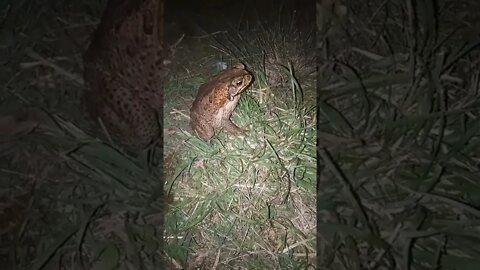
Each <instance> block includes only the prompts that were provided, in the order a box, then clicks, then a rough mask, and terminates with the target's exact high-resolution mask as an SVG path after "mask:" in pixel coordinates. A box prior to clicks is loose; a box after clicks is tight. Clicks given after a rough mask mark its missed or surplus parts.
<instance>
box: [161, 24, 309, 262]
mask: <svg viewBox="0 0 480 270" xmlns="http://www.w3.org/2000/svg"><path fill="white" fill-rule="evenodd" d="M282 18H283V17H282ZM240 22H241V23H245V24H249V22H246V21H240ZM276 22H277V21H273V23H272V21H268V22H266V23H262V24H261V23H259V22H258V21H254V23H252V24H250V26H251V28H248V27H240V28H237V27H231V28H228V31H226V32H220V33H219V32H216V31H212V32H215V33H214V34H209V31H207V30H205V32H204V33H202V34H203V35H202V36H203V38H195V37H193V38H186V39H185V40H184V43H183V44H182V46H183V47H181V48H178V49H177V52H176V53H177V54H178V55H177V57H176V58H175V61H174V62H176V63H177V65H173V66H172V67H171V68H172V69H176V70H178V69H180V70H181V68H178V67H183V66H185V67H189V66H198V65H201V66H202V67H203V69H202V70H204V72H197V73H193V72H185V70H187V69H186V68H185V69H184V72H183V73H182V72H176V73H173V74H175V76H172V77H170V78H171V79H170V81H169V82H167V83H166V85H167V87H166V89H165V91H166V93H167V95H166V104H167V105H166V107H167V108H169V109H168V110H169V111H171V112H172V113H171V114H165V115H170V117H166V119H165V122H166V123H171V125H172V126H175V127H177V128H178V129H177V130H178V131H177V132H176V134H173V135H172V136H167V137H166V138H165V145H167V147H166V151H165V153H166V154H167V157H166V160H167V161H166V166H167V164H171V165H170V166H167V167H168V168H167V169H166V170H165V172H167V186H168V188H167V190H170V191H171V192H173V193H174V194H175V198H176V202H175V203H174V204H173V205H172V206H171V210H170V211H169V212H168V213H167V216H166V218H165V220H166V239H167V240H166V252H167V254H168V255H169V256H170V258H171V260H172V261H174V264H176V265H182V266H183V267H185V268H189V269H190V268H195V267H200V266H203V267H207V268H222V269H223V268H232V267H240V268H244V269H266V268H268V269H272V267H273V268H274V269H305V268H308V267H310V268H312V267H313V265H314V263H315V261H314V259H313V258H314V257H315V247H314V245H315V234H314V232H315V230H314V229H315V218H314V217H315V205H314V201H315V197H314V196H315V192H314V190H315V183H316V182H315V179H316V176H315V174H316V163H315V161H316V157H315V155H316V154H315V137H316V128H315V121H316V116H315V103H314V100H315V99H314V98H311V99H307V98H304V97H305V96H306V94H309V95H310V97H311V96H312V95H313V96H314V93H315V90H314V87H313V85H314V83H313V81H312V79H313V77H312V76H311V74H306V75H305V72H304V73H301V72H298V73H297V69H296V68H297V67H298V66H297V65H296V63H293V62H291V61H289V60H288V59H284V61H283V62H280V61H279V63H277V65H278V66H280V63H281V64H282V65H283V68H282V69H277V73H278V74H277V75H279V76H281V77H283V78H284V83H283V84H281V85H280V84H275V85H274V84H271V83H269V81H268V80H267V77H268V76H267V75H266V67H268V68H271V67H272V66H273V64H271V63H266V62H263V61H258V60H259V59H261V58H262V57H258V56H259V53H260V55H262V52H261V49H262V46H263V44H262V43H259V41H262V42H263V43H267V44H269V46H270V47H271V48H272V50H275V48H277V49H278V51H277V52H276V53H277V54H285V51H283V50H282V51H280V48H284V47H286V46H298V47H301V46H306V45H308V44H307V43H303V44H294V43H295V42H294V41H292V42H287V41H285V39H284V36H285V35H286V34H287V33H288V32H287V31H286V29H283V28H278V27H277V28H276V25H275V23H276ZM287 23H292V21H288V22H287ZM233 24H236V22H233ZM292 27H293V26H292ZM261 29H268V31H266V32H262V33H264V34H263V35H260V34H259V33H260V32H261V31H260V30H261ZM274 33H276V35H274ZM299 34H300V33H299ZM302 34H304V33H302ZM304 37H305V36H304ZM306 37H308V34H307V36H306ZM233 44H235V45H234V46H233ZM311 44H312V45H313V43H311ZM192 48H193V49H192ZM189 52H190V53H189ZM271 53H273V51H268V52H266V54H267V56H271ZM303 53H304V51H300V50H298V51H296V52H295V53H290V55H291V56H292V57H298V58H305V59H306V58H307V57H306V55H305V54H303ZM184 57H185V58H184ZM222 62H223V63H226V64H228V65H230V64H234V63H236V62H243V63H244V64H245V65H246V66H247V69H248V70H250V71H251V72H252V73H253V74H254V78H255V79H254V83H253V84H252V86H250V88H249V89H247V91H246V92H245V93H244V94H242V96H241V99H240V102H239V104H238V106H237V108H236V110H235V112H234V114H233V115H232V121H233V122H234V123H236V124H237V125H238V126H240V127H242V128H247V129H249V132H248V133H246V134H244V135H241V136H233V135H230V134H228V133H225V132H224V131H221V130H218V131H216V134H215V136H214V138H212V139H211V140H210V141H208V142H206V141H203V140H201V139H200V138H198V137H197V136H195V135H194V134H192V133H191V132H192V131H191V130H190V128H189V126H188V110H189V106H190V105H191V102H192V101H193V98H194V96H195V94H196V89H198V87H199V86H200V84H201V83H203V82H204V81H205V80H207V79H208V78H209V77H210V76H211V75H213V74H214V73H215V72H218V69H215V66H216V65H217V64H218V63H222ZM289 64H290V65H289ZM278 66H275V68H277V67H278ZM289 67H290V68H289ZM205 71H206V72H205ZM297 74H301V75H302V76H299V75H297ZM308 75H310V77H308ZM186 88H190V89H191V90H190V92H189V93H187V92H186V90H185V89H186ZM183 91H185V92H183ZM179 92H180V93H182V94H181V95H183V99H182V98H180V99H179V96H180V95H179V94H178V93H179ZM185 96H186V97H185ZM180 119H182V120H183V121H180ZM175 123H177V124H176V125H175ZM179 123H180V124H179ZM168 146H171V147H168ZM169 161H171V162H169Z"/></svg>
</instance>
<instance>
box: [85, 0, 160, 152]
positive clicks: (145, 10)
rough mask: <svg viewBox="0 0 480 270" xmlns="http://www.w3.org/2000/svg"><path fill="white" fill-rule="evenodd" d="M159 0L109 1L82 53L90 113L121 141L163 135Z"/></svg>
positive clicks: (141, 141) (139, 143)
mask: <svg viewBox="0 0 480 270" xmlns="http://www.w3.org/2000/svg"><path fill="white" fill-rule="evenodd" d="M162 27H163V0H109V1H108V3H107V7H106V9H105V12H104V14H103V16H102V19H101V22H100V24H99V25H98V28H97V30H96V31H95V33H94V35H93V39H92V42H91V44H90V46H89V48H88V49H87V52H86V53H85V55H84V68H85V72H84V77H85V82H86V84H87V86H88V88H89V89H87V90H86V93H85V95H84V101H85V105H86V108H87V111H88V112H89V114H90V115H91V116H92V117H93V118H94V119H95V120H97V119H101V121H102V123H103V124H104V126H105V127H106V129H107V130H108V133H109V134H110V135H112V138H114V139H116V140H117V141H119V142H120V143H121V144H124V145H127V146H132V147H135V148H144V147H147V146H148V145H150V144H151V143H153V142H154V141H156V140H157V138H159V137H160V135H161V127H160V123H159V119H161V115H162V100H163V98H162V83H161V78H160V74H159V72H160V70H161V67H162V64H163V61H162V60H163V52H164V50H163V43H162V40H163V28H162Z"/></svg>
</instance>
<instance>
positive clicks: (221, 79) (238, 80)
mask: <svg viewBox="0 0 480 270" xmlns="http://www.w3.org/2000/svg"><path fill="white" fill-rule="evenodd" d="M252 79H253V77H252V74H251V73H250V72H248V71H247V70H246V69H245V66H244V65H243V64H237V65H234V66H232V67H231V68H228V69H225V70H222V71H220V72H219V73H218V74H217V75H215V76H213V77H212V78H211V79H210V80H209V81H207V82H206V83H204V84H203V85H201V86H200V88H199V90H198V93H197V96H196V98H195V100H194V102H193V104H192V108H191V109H190V126H191V127H192V129H193V130H194V131H196V133H197V134H198V136H200V137H201V138H202V139H204V140H209V139H210V138H212V137H213V135H214V129H215V128H223V129H225V131H227V132H229V133H232V134H235V135H238V134H241V133H244V132H246V131H247V130H246V129H242V128H239V127H238V126H237V125H235V124H234V123H233V122H232V121H231V120H230V116H231V115H232V112H233V110H235V107H236V106H237V103H238V101H239V99H240V93H242V92H243V91H245V89H247V88H248V86H249V85H250V83H251V82H252Z"/></svg>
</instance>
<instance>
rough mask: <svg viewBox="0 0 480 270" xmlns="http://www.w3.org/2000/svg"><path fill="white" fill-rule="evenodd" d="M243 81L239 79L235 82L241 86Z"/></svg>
mask: <svg viewBox="0 0 480 270" xmlns="http://www.w3.org/2000/svg"><path fill="white" fill-rule="evenodd" d="M242 82H243V81H242V80H238V81H236V82H235V84H236V85H237V86H240V85H242Z"/></svg>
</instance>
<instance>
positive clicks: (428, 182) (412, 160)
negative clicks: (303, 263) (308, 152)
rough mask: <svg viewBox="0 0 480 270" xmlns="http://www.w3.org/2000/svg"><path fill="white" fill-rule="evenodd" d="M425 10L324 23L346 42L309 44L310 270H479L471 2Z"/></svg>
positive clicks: (355, 8)
mask: <svg viewBox="0 0 480 270" xmlns="http://www.w3.org/2000/svg"><path fill="white" fill-rule="evenodd" d="M431 4H432V3H431V2H406V3H393V2H391V3H390V2H389V3H384V4H383V5H382V4H380V1H378V3H376V4H375V5H372V6H367V5H363V4H359V3H353V2H352V3H350V2H348V3H346V4H345V5H346V6H347V7H348V8H349V9H348V11H349V12H350V13H349V14H348V18H349V19H348V20H345V16H347V15H345V14H342V13H341V12H340V13H338V14H328V13H327V14H326V15H325V16H324V18H328V17H329V16H330V17H332V18H334V19H333V20H331V21H335V24H334V27H333V28H334V29H337V30H338V29H348V33H345V32H342V31H340V30H338V31H336V32H335V31H333V32H328V31H325V32H324V34H323V35H321V36H319V39H318V46H319V52H320V56H321V57H320V72H319V78H318V81H319V82H320V84H321V85H320V92H319V116H318V117H319V121H320V123H319V126H318V130H319V157H320V158H321V161H320V162H321V164H322V166H321V168H320V181H321V182H320V185H319V190H320V191H319V197H318V202H317V203H318V230H319V235H318V241H319V242H318V246H317V252H318V255H319V256H318V259H319V263H318V266H319V269H425V268H428V269H431V268H435V269H476V267H478V263H479V262H478V252H479V250H478V243H479V242H478V237H477V236H476V235H478V226H477V223H478V221H477V220H478V202H477V200H476V199H474V198H476V194H478V191H479V181H478V179H479V178H478V175H479V174H478V173H479V171H478V166H477V165H478V153H477V151H476V150H474V149H476V146H477V144H478V135H477V134H478V125H479V121H478V113H479V111H478V107H477V106H476V104H477V103H478V101H479V96H478V91H476V88H477V87H476V84H477V79H476V78H477V75H478V64H477V63H476V62H475V60H473V59H475V58H476V57H477V56H478V52H477V51H476V48H478V45H480V43H479V42H480V40H478V38H477V37H476V36H475V35H472V34H471V32H469V30H468V26H467V25H469V24H470V23H471V21H467V20H470V19H471V18H470V17H467V16H468V12H466V11H467V10H468V9H472V8H474V6H475V4H474V3H473V2H469V3H465V4H466V5H465V6H463V7H462V6H460V5H457V3H456V2H454V1H442V2H440V3H438V5H436V6H435V5H431ZM325 10H328V9H325ZM331 10H340V11H341V10H344V9H342V8H338V9H331ZM454 14H461V16H457V15H454ZM342 15H343V16H344V17H342ZM319 23H322V20H319ZM459 26H467V27H466V28H467V29H465V31H463V30H459V29H461V28H457V27H459ZM455 29H456V30H455ZM454 30H455V31H454ZM400 33H401V34H400ZM345 36H349V37H351V38H350V42H349V43H348V46H344V45H343V46H342V44H338V42H336V41H335V40H345V39H347V40H348V38H345ZM326 40H328V41H330V42H332V43H333V44H334V45H333V46H330V47H328V48H327V47H326V46H325V44H326V43H325V42H326ZM335 45H336V46H335ZM329 48H332V50H330V49H329ZM447 48H448V49H447ZM331 55H334V56H335V57H331ZM332 58H334V59H335V61H329V60H328V59H332Z"/></svg>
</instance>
